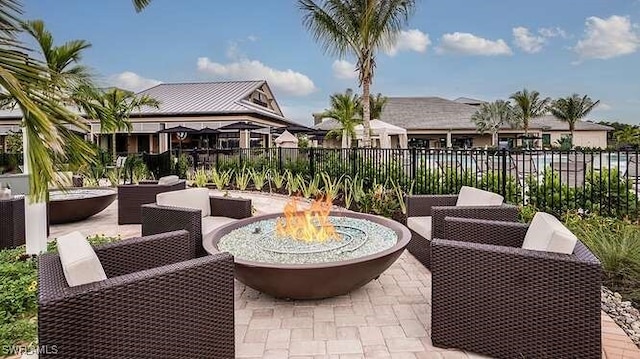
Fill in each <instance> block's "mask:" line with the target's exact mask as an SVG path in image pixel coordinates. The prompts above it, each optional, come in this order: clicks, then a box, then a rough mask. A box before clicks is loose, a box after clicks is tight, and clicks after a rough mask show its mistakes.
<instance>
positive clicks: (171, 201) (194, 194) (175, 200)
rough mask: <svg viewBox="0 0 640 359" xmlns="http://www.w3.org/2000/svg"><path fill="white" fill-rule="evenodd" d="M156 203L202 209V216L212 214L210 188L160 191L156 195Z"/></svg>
mask: <svg viewBox="0 0 640 359" xmlns="http://www.w3.org/2000/svg"><path fill="white" fill-rule="evenodd" d="M156 203H157V204H158V205H159V206H171V207H182V208H192V209H199V210H201V211H202V217H208V216H209V215H210V214H211V205H210V204H209V189H207V188H189V189H182V190H179V191H171V192H164V193H159V194H158V195H156Z"/></svg>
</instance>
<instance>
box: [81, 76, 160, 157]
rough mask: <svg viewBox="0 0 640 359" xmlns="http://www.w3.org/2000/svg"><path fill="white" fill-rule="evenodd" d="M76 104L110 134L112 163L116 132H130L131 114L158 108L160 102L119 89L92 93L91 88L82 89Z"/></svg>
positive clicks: (103, 130) (114, 155)
mask: <svg viewBox="0 0 640 359" xmlns="http://www.w3.org/2000/svg"><path fill="white" fill-rule="evenodd" d="M77 98H78V99H79V100H78V104H79V105H80V107H81V108H82V109H83V110H84V111H85V112H86V113H87V115H88V116H90V117H92V118H94V119H96V120H98V121H100V128H101V131H102V132H103V133H111V134H112V136H111V140H112V142H111V151H112V152H111V153H112V159H113V161H115V160H116V133H117V132H118V131H122V130H127V131H131V121H130V120H129V117H130V116H131V113H132V112H134V111H136V110H140V109H141V108H142V107H145V106H148V107H153V108H158V107H159V106H160V102H158V100H156V99H154V98H152V97H150V96H148V95H143V96H137V95H136V94H135V93H133V92H131V91H127V90H123V89H119V88H110V89H108V90H105V91H92V89H91V88H82V89H81V91H80V92H79V93H78V94H77Z"/></svg>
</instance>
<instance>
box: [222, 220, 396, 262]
mask: <svg viewBox="0 0 640 359" xmlns="http://www.w3.org/2000/svg"><path fill="white" fill-rule="evenodd" d="M276 221H277V219H267V220H263V221H259V222H255V223H253V224H251V225H247V226H244V227H241V228H238V229H235V230H233V231H231V232H230V233H229V234H227V235H225V236H223V237H222V238H221V239H220V242H219V243H218V248H219V249H220V250H221V251H226V252H229V253H231V254H233V255H234V256H235V257H237V258H242V259H246V260H250V261H256V262H263V263H283V264H306V263H327V262H336V261H341V260H345V259H354V258H358V257H363V256H366V255H369V254H374V253H378V252H380V251H383V250H385V249H388V248H391V247H393V245H394V244H396V242H397V241H398V236H397V234H396V233H395V232H394V231H393V230H392V229H390V228H388V227H385V226H383V225H381V224H378V223H375V222H372V221H369V220H366V219H359V218H350V217H329V221H330V222H331V223H332V224H333V225H334V227H335V229H336V232H337V233H338V237H339V238H337V239H330V240H327V241H325V242H304V241H300V240H296V239H294V238H291V237H289V236H281V235H278V234H277V233H276V231H275V224H276Z"/></svg>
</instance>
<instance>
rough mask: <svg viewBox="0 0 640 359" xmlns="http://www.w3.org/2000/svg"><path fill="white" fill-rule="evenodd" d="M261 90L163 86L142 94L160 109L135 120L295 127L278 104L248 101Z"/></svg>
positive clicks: (8, 114)
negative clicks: (243, 116) (246, 120)
mask: <svg viewBox="0 0 640 359" xmlns="http://www.w3.org/2000/svg"><path fill="white" fill-rule="evenodd" d="M262 86H267V87H268V86H269V85H268V84H267V83H266V81H227V82H194V83H163V84H159V85H157V86H154V87H152V88H149V89H147V90H144V91H142V92H140V93H139V95H149V96H150V97H153V98H155V99H156V100H158V101H160V107H159V108H157V109H156V108H151V107H144V108H143V109H142V110H140V111H137V112H134V113H132V117H144V116H163V115H164V116H168V115H175V116H188V115H220V114H240V113H254V114H258V115H263V116H267V117H269V118H273V119H275V120H280V121H283V122H287V123H294V122H292V121H289V120H287V119H286V118H285V117H284V114H283V113H282V112H281V110H280V107H279V106H278V104H277V102H276V103H274V107H275V109H276V110H272V109H269V108H266V107H262V106H260V105H257V104H255V103H253V102H251V101H249V99H248V96H250V95H251V94H252V93H253V92H254V91H256V90H258V89H260V88H261V87H262ZM269 91H270V90H269ZM0 118H22V112H21V111H20V110H19V109H16V110H0Z"/></svg>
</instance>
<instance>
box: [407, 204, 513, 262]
mask: <svg viewBox="0 0 640 359" xmlns="http://www.w3.org/2000/svg"><path fill="white" fill-rule="evenodd" d="M457 200H458V196H457V195H413V196H407V197H406V198H405V202H406V204H407V217H424V216H431V217H432V222H431V226H432V233H431V236H432V238H438V237H440V238H442V234H443V231H444V221H443V220H444V217H446V216H454V217H464V218H480V219H491V220H498V221H509V222H514V221H516V220H517V219H518V208H517V207H516V206H512V205H506V204H503V205H501V206H478V207H470V206H465V207H458V206H456V202H457ZM410 230H411V229H410ZM407 249H408V250H409V253H411V254H413V256H414V257H416V259H418V261H420V263H422V265H424V266H425V267H426V268H428V269H431V241H430V240H429V239H427V238H424V237H423V236H421V235H420V234H418V233H417V232H415V231H413V230H411V241H409V245H407Z"/></svg>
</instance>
